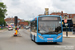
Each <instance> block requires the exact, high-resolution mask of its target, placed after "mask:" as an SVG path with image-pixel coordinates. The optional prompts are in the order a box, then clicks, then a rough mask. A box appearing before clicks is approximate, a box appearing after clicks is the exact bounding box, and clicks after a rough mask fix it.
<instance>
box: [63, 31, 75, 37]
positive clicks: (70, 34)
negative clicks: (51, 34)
mask: <svg viewBox="0 0 75 50" xmlns="http://www.w3.org/2000/svg"><path fill="white" fill-rule="evenodd" d="M63 37H66V32H63ZM68 37H75V34H73V32H68Z"/></svg>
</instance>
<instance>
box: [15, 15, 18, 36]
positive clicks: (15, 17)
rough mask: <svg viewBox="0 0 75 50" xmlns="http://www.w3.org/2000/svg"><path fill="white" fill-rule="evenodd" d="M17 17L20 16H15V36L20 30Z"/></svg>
mask: <svg viewBox="0 0 75 50" xmlns="http://www.w3.org/2000/svg"><path fill="white" fill-rule="evenodd" d="M17 19H18V17H17V16H15V18H14V20H15V23H14V24H15V34H14V36H17V34H18V31H17Z"/></svg>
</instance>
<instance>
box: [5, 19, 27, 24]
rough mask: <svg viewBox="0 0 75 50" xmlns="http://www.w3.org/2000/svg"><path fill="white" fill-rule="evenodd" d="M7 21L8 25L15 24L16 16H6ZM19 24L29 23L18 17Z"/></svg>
mask: <svg viewBox="0 0 75 50" xmlns="http://www.w3.org/2000/svg"><path fill="white" fill-rule="evenodd" d="M5 21H6V23H7V25H12V24H13V25H14V21H15V20H14V18H6V19H5ZM18 25H28V22H25V21H24V20H22V19H19V18H18Z"/></svg>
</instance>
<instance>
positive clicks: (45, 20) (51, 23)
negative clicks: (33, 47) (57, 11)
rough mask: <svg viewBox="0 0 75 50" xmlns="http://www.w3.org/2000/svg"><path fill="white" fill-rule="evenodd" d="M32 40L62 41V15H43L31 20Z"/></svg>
mask: <svg viewBox="0 0 75 50" xmlns="http://www.w3.org/2000/svg"><path fill="white" fill-rule="evenodd" d="M30 32H31V33H30V37H31V40H33V41H35V42H36V43H37V42H55V43H57V42H62V38H63V27H62V17H61V16H58V15H41V16H37V18H35V19H33V20H32V21H31V28H30Z"/></svg>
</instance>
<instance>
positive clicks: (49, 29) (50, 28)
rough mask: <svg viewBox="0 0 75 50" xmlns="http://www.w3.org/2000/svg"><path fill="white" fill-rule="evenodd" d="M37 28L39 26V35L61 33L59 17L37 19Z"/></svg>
mask: <svg viewBox="0 0 75 50" xmlns="http://www.w3.org/2000/svg"><path fill="white" fill-rule="evenodd" d="M50 18H51V19H50ZM42 19H43V20H42ZM44 19H45V20H44ZM49 19H50V20H49ZM38 26H39V28H38V32H39V33H43V34H58V33H61V19H60V18H59V17H47V18H46V17H41V18H40V17H39V22H38Z"/></svg>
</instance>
